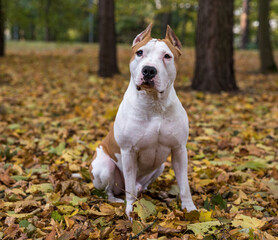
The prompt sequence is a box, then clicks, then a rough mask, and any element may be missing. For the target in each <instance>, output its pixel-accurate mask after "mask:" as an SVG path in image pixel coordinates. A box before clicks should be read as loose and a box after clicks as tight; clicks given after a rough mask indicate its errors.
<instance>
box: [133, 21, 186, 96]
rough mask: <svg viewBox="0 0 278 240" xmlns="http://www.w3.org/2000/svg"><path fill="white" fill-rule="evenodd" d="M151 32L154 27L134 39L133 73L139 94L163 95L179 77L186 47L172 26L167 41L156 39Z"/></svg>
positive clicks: (167, 33) (167, 34)
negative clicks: (142, 90)
mask: <svg viewBox="0 0 278 240" xmlns="http://www.w3.org/2000/svg"><path fill="white" fill-rule="evenodd" d="M151 31H152V24H150V25H149V26H148V27H147V28H146V29H145V30H144V31H143V32H141V33H140V34H138V35H137V36H136V38H135V39H134V40H133V44H132V57H131V60H130V72H131V76H132V80H133V81H134V84H135V86H136V88H137V90H138V91H140V90H141V89H154V90H156V91H158V92H159V93H163V92H164V91H165V90H166V89H167V88H169V87H170V86H171V85H172V83H173V82H174V80H175V78H176V74H177V69H178V64H177V62H178V59H179V57H180V55H181V48H182V46H181V43H180V40H179V39H178V38H177V37H176V35H175V34H174V32H173V30H172V29H171V28H170V26H169V25H168V26H167V32H166V36H165V39H161V40H160V39H154V38H152V37H151Z"/></svg>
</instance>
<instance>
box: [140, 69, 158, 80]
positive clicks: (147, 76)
mask: <svg viewBox="0 0 278 240" xmlns="http://www.w3.org/2000/svg"><path fill="white" fill-rule="evenodd" d="M142 74H143V76H144V80H151V79H153V78H154V77H155V75H156V74H157V70H156V68H155V67H152V66H145V67H143V69H142Z"/></svg>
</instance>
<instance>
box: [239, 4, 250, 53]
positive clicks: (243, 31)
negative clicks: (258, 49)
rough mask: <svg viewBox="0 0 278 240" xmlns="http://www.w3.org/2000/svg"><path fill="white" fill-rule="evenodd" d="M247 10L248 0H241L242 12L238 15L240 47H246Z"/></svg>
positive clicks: (248, 7)
mask: <svg viewBox="0 0 278 240" xmlns="http://www.w3.org/2000/svg"><path fill="white" fill-rule="evenodd" d="M249 12H250V0H243V1H242V14H241V16H240V28H241V42H240V48H241V49H246V48H247V46H248V43H249Z"/></svg>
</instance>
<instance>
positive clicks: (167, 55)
mask: <svg viewBox="0 0 278 240" xmlns="http://www.w3.org/2000/svg"><path fill="white" fill-rule="evenodd" d="M164 58H166V59H170V58H172V57H171V56H170V55H169V54H165V55H164Z"/></svg>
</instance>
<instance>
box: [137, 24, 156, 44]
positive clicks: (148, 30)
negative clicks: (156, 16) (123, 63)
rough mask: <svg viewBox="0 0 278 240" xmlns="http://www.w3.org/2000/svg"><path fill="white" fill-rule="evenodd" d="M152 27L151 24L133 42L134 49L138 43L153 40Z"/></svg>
mask: <svg viewBox="0 0 278 240" xmlns="http://www.w3.org/2000/svg"><path fill="white" fill-rule="evenodd" d="M152 27H153V24H152V23H151V24H150V25H149V26H148V27H147V28H146V29H145V30H144V31H143V32H141V33H139V34H138V35H137V36H136V38H135V39H134V40H133V43H132V47H134V46H135V45H136V44H137V43H139V42H141V41H142V40H143V39H145V38H146V37H149V38H151V32H152Z"/></svg>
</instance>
